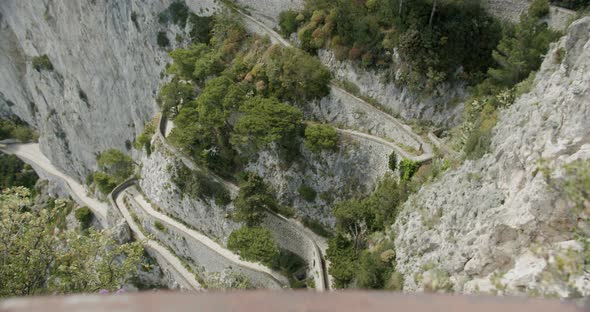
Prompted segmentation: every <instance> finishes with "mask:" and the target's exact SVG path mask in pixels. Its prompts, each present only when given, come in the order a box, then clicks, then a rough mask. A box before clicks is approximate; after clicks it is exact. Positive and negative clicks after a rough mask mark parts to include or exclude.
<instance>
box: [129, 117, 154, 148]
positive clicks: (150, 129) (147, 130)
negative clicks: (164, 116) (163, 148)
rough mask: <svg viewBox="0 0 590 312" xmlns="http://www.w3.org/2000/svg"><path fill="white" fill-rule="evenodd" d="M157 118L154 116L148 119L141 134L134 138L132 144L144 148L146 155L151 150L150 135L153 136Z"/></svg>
mask: <svg viewBox="0 0 590 312" xmlns="http://www.w3.org/2000/svg"><path fill="white" fill-rule="evenodd" d="M157 123H158V120H157V119H156V118H154V119H152V120H150V121H148V122H147V123H146V124H145V126H144V128H143V131H142V132H141V134H140V135H139V136H138V137H137V138H136V139H135V143H134V144H133V146H134V147H135V148H136V149H142V148H145V151H146V152H147V154H148V156H149V155H150V154H151V152H152V145H151V141H152V137H153V136H154V134H155V133H156V127H157V126H158V125H157Z"/></svg>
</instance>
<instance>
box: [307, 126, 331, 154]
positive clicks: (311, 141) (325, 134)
mask: <svg viewBox="0 0 590 312" xmlns="http://www.w3.org/2000/svg"><path fill="white" fill-rule="evenodd" d="M337 146H338V133H337V132H336V130H335V129H334V127H332V126H330V125H309V126H307V127H306V128H305V147H307V148H308V149H309V150H311V151H312V152H316V153H317V152H320V151H322V150H334V149H336V147H337Z"/></svg>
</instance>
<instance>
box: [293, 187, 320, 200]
mask: <svg viewBox="0 0 590 312" xmlns="http://www.w3.org/2000/svg"><path fill="white" fill-rule="evenodd" d="M297 191H298V192H299V196H301V197H302V198H303V199H304V200H305V201H308V202H313V201H314V200H315V198H316V196H317V193H316V191H315V190H314V189H313V187H311V186H309V185H306V184H301V186H299V189H298V190H297Z"/></svg>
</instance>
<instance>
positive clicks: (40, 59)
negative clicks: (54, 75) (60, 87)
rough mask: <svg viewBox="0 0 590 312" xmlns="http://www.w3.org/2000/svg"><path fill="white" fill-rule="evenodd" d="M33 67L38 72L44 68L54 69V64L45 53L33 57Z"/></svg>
mask: <svg viewBox="0 0 590 312" xmlns="http://www.w3.org/2000/svg"><path fill="white" fill-rule="evenodd" d="M33 68H34V69H35V70H36V71H38V72H41V71H43V70H47V71H52V70H53V64H52V63H51V61H50V60H49V57H48V56H47V54H44V55H41V56H36V57H34V58H33Z"/></svg>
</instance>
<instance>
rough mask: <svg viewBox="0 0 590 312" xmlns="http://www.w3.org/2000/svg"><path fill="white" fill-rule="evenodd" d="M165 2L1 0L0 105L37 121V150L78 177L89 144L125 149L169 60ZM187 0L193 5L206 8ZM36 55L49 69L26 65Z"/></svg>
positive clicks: (92, 150)
mask: <svg viewBox="0 0 590 312" xmlns="http://www.w3.org/2000/svg"><path fill="white" fill-rule="evenodd" d="M171 2H172V0H163V1H142V0H121V1H106V0H92V1H54V0H39V1H20V0H5V1H1V2H0V42H1V44H0V114H2V115H6V114H8V113H11V114H15V115H17V116H19V117H20V118H21V119H23V120H24V121H26V122H27V123H29V124H30V125H32V126H33V127H35V128H37V129H38V130H39V132H40V133H41V138H40V144H41V149H42V151H43V153H44V154H45V155H46V156H47V157H48V158H49V159H50V160H51V161H52V163H53V164H55V165H56V166H57V167H59V168H61V169H63V170H65V171H67V172H68V173H70V174H72V175H74V176H77V177H78V178H83V177H84V176H85V175H86V174H87V173H88V171H89V169H92V168H93V166H94V164H95V162H96V154H97V153H98V152H100V151H102V150H104V149H107V148H111V147H116V148H119V149H121V150H125V149H130V142H132V141H133V139H134V137H135V135H136V134H138V133H139V132H140V131H141V130H142V129H143V125H144V123H145V122H146V121H147V120H149V119H150V118H151V117H152V116H153V115H154V113H155V112H156V110H157V107H156V104H155V101H154V95H155V94H156V92H157V90H158V86H159V82H160V72H161V71H162V69H163V68H164V66H165V64H166V63H167V62H168V57H167V55H166V53H165V51H163V50H162V49H161V48H159V47H158V45H157V44H156V34H157V32H158V30H159V29H160V27H161V25H159V23H158V14H159V13H160V12H161V11H162V10H164V9H165V8H166V7H168V5H169V4H170V3H171ZM187 4H188V5H189V6H190V7H191V9H192V10H193V11H195V12H199V11H201V10H200V9H201V8H204V9H208V8H214V7H215V4H214V1H213V0H198V1H197V0H190V1H187ZM201 12H205V13H206V12H207V10H203V11H201ZM132 15H133V16H134V18H133V19H132ZM134 20H135V21H134ZM45 54H46V55H47V56H48V57H49V59H50V61H51V63H52V64H53V67H54V69H53V70H52V71H41V72H38V71H36V70H34V69H33V67H32V65H31V64H32V59H33V57H37V56H40V55H45Z"/></svg>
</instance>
